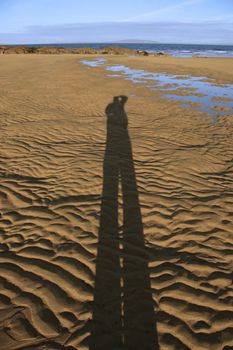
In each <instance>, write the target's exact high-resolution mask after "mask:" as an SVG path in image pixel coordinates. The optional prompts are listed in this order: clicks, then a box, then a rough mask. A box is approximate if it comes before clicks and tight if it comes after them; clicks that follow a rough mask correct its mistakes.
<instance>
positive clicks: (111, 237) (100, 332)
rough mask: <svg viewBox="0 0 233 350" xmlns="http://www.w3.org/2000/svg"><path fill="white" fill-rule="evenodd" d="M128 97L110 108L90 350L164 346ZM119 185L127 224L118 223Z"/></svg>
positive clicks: (119, 98)
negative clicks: (160, 340) (145, 234)
mask: <svg viewBox="0 0 233 350" xmlns="http://www.w3.org/2000/svg"><path fill="white" fill-rule="evenodd" d="M126 102H127V97H126V96H116V97H114V99H113V102H112V103H110V104H109V105H108V106H107V108H106V115H107V142H106V150H105V156H104V164H103V193H102V203H101V216H100V226H99V241H98V251H97V259H96V280H95V291H94V302H93V319H92V334H91V343H90V350H114V349H115V350H120V349H127V350H139V349H140V350H142V349H143V350H158V349H159V345H158V337H157V329H156V320H155V312H154V302H153V298H152V291H151V286H150V278H149V269H148V255H147V252H146V248H145V243H144V237H143V224H142V217H141V211H140V203H139V196H138V190H137V183H136V175H135V169H134V162H133V155H132V147H131V142H130V137H129V134H128V129H127V126H128V118H127V114H126V112H125V110H124V106H125V103H126ZM120 187H121V190H122V207H123V227H120V226H119V223H118V209H119V208H118V196H119V188H120Z"/></svg>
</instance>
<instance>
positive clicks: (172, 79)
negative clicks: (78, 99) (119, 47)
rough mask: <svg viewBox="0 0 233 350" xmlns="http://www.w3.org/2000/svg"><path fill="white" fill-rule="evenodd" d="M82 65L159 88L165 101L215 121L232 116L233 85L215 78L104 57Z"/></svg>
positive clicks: (155, 88) (147, 86)
mask: <svg viewBox="0 0 233 350" xmlns="http://www.w3.org/2000/svg"><path fill="white" fill-rule="evenodd" d="M80 62H81V63H83V64H85V65H87V66H89V67H92V68H93V67H100V66H101V67H103V68H104V69H105V70H106V71H108V72H111V73H110V74H108V76H109V77H112V78H116V77H124V79H126V80H130V81H132V82H133V83H136V84H138V83H141V85H140V86H141V87H146V88H149V89H151V90H157V89H159V90H160V91H161V92H162V93H163V96H164V97H165V98H168V99H173V100H176V101H180V102H182V105H183V106H184V107H186V108H194V109H197V110H201V111H204V112H207V113H209V114H211V115H212V116H213V117H214V118H216V117H218V116H223V115H228V114H233V84H225V85H217V84H216V83H215V81H214V80H213V79H207V78H206V77H193V76H191V75H173V74H162V73H153V72H147V71H144V70H141V69H131V68H129V67H126V66H123V65H109V64H107V60H106V59H105V58H97V59H95V60H81V61H80ZM148 84H149V85H148Z"/></svg>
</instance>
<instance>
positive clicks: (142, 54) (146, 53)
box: [137, 50, 149, 56]
mask: <svg viewBox="0 0 233 350" xmlns="http://www.w3.org/2000/svg"><path fill="white" fill-rule="evenodd" d="M137 54H138V55H141V56H149V52H147V51H145V50H137Z"/></svg>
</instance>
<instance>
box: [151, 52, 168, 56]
mask: <svg viewBox="0 0 233 350" xmlns="http://www.w3.org/2000/svg"><path fill="white" fill-rule="evenodd" d="M154 56H169V55H168V54H166V53H164V52H156V53H155V54H154Z"/></svg>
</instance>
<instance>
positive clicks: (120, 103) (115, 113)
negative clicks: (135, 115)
mask: <svg viewBox="0 0 233 350" xmlns="http://www.w3.org/2000/svg"><path fill="white" fill-rule="evenodd" d="M127 100H128V97H127V96H124V95H119V96H114V98H113V101H112V102H111V103H109V105H108V106H107V107H106V110H105V113H106V115H107V121H108V123H111V124H115V125H118V126H122V127H124V128H126V127H127V125H128V117H127V114H126V112H125V104H126V102H127Z"/></svg>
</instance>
